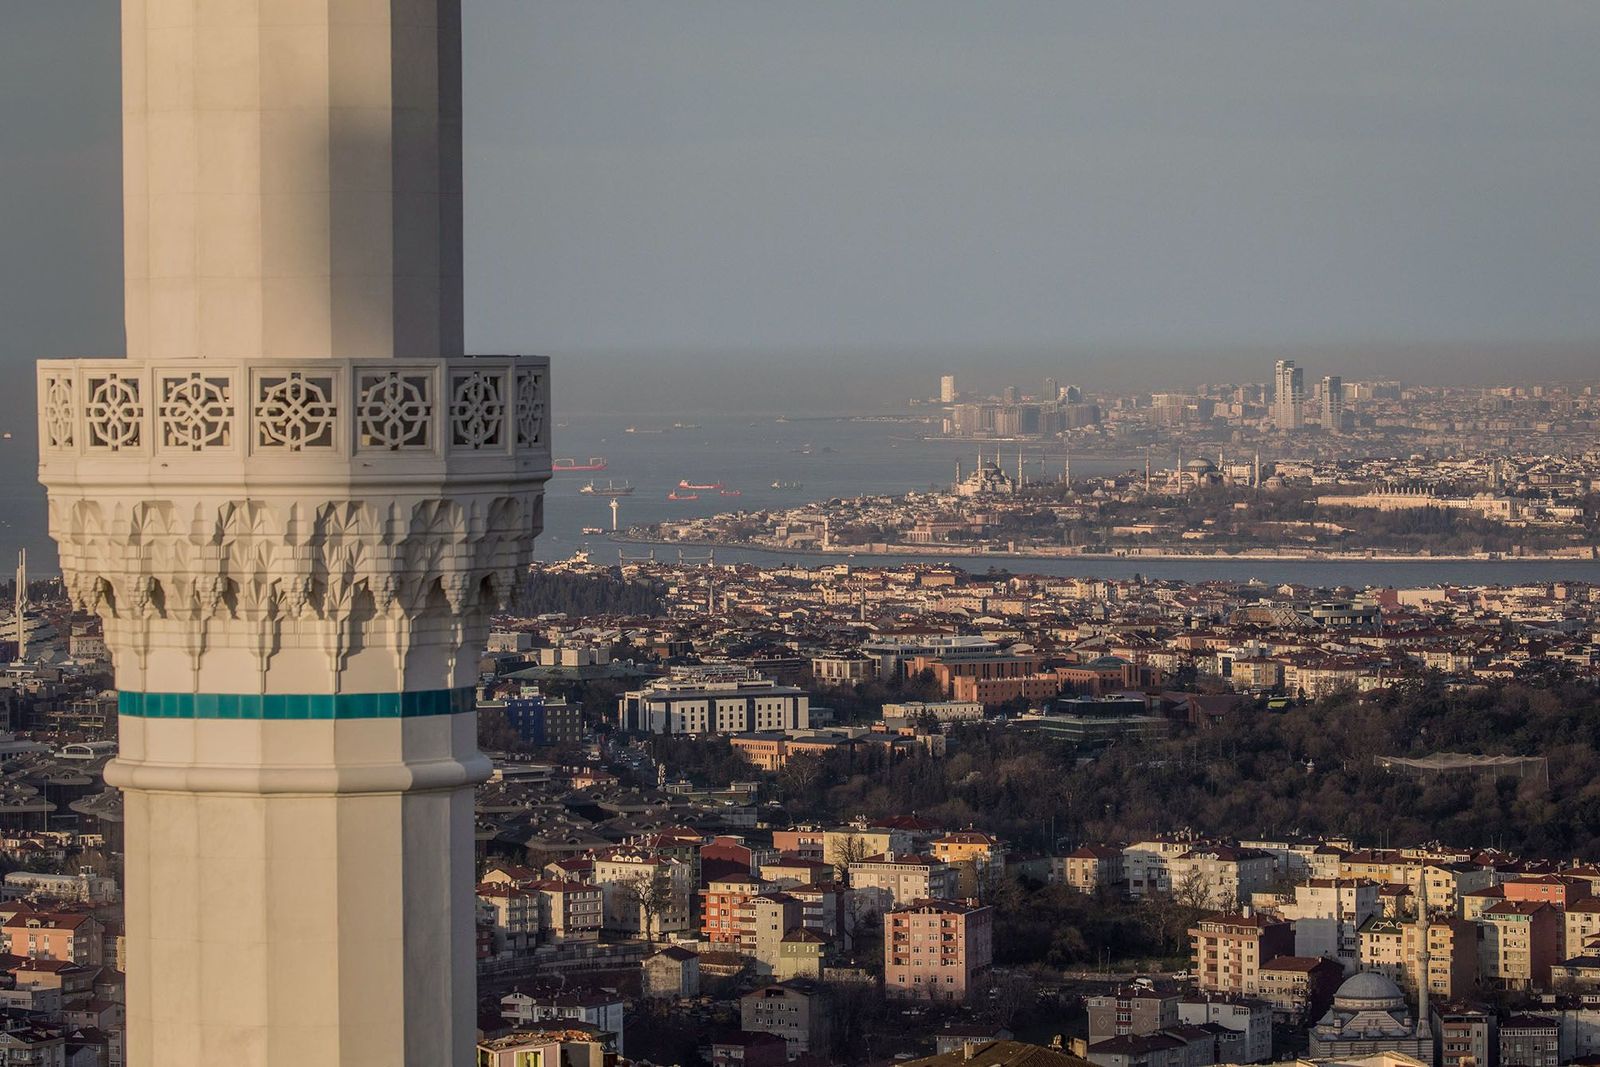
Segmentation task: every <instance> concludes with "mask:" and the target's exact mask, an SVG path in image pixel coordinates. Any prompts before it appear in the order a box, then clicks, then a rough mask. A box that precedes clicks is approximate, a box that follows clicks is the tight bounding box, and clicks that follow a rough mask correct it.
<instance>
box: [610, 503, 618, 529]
mask: <svg viewBox="0 0 1600 1067" xmlns="http://www.w3.org/2000/svg"><path fill="white" fill-rule="evenodd" d="M611 532H612V533H616V532H617V498H616V497H612V498H611Z"/></svg>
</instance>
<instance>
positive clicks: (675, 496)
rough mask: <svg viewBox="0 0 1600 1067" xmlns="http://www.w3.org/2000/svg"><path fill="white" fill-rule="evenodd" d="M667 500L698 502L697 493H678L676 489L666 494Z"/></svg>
mask: <svg viewBox="0 0 1600 1067" xmlns="http://www.w3.org/2000/svg"><path fill="white" fill-rule="evenodd" d="M667 499H668V500H699V499H700V494H699V493H680V492H678V491H677V490H676V489H674V490H673V491H672V492H670V493H668V494H667Z"/></svg>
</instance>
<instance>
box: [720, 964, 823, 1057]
mask: <svg viewBox="0 0 1600 1067" xmlns="http://www.w3.org/2000/svg"><path fill="white" fill-rule="evenodd" d="M831 1019H832V1013H831V1012H830V1011H829V1009H828V1004H827V1001H826V999H825V996H824V994H823V991H822V987H821V986H819V985H817V984H816V983H814V982H811V981H809V980H808V979H805V978H794V979H791V980H789V981H787V982H778V983H775V984H773V985H769V986H763V987H761V988H760V989H754V990H751V991H750V992H748V993H746V994H745V995H744V996H742V997H740V998H739V1028H740V1029H741V1030H743V1031H744V1032H745V1033H767V1034H776V1035H778V1036H779V1037H781V1038H783V1040H784V1041H785V1043H787V1045H788V1049H789V1058H790V1059H794V1058H796V1057H798V1056H801V1055H804V1054H805V1053H808V1052H812V1051H815V1052H817V1053H818V1054H819V1055H820V1054H822V1053H823V1052H824V1051H825V1050H826V1049H827V1047H828V1038H829V1036H830V1034H831V1032H832V1027H831V1025H830V1021H831Z"/></svg>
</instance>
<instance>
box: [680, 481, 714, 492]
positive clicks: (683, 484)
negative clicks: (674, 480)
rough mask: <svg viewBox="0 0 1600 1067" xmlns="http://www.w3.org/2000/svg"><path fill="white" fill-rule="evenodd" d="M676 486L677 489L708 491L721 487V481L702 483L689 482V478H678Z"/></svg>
mask: <svg viewBox="0 0 1600 1067" xmlns="http://www.w3.org/2000/svg"><path fill="white" fill-rule="evenodd" d="M678 488H679V489H704V490H707V491H708V492H709V491H710V490H713V489H721V488H722V483H721V482H703V483H699V482H691V481H690V480H689V479H687V478H684V479H682V480H680V481H679V482H678Z"/></svg>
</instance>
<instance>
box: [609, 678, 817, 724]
mask: <svg viewBox="0 0 1600 1067" xmlns="http://www.w3.org/2000/svg"><path fill="white" fill-rule="evenodd" d="M617 725H618V726H619V727H620V728H621V729H623V730H629V731H633V732H635V733H647V734H746V733H759V732H764V731H778V732H784V731H788V730H805V729H808V728H809V727H810V726H811V698H810V697H809V696H807V695H806V692H805V690H803V689H796V688H794V687H793V686H786V685H778V684H777V683H776V682H775V681H773V680H772V679H770V678H760V677H749V676H743V677H732V678H721V679H704V680H702V679H695V678H687V679H660V680H658V681H656V682H653V683H651V685H650V686H649V687H647V688H645V689H640V690H635V691H633V692H629V693H624V694H623V695H622V696H621V697H620V698H619V699H618V701H617Z"/></svg>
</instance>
